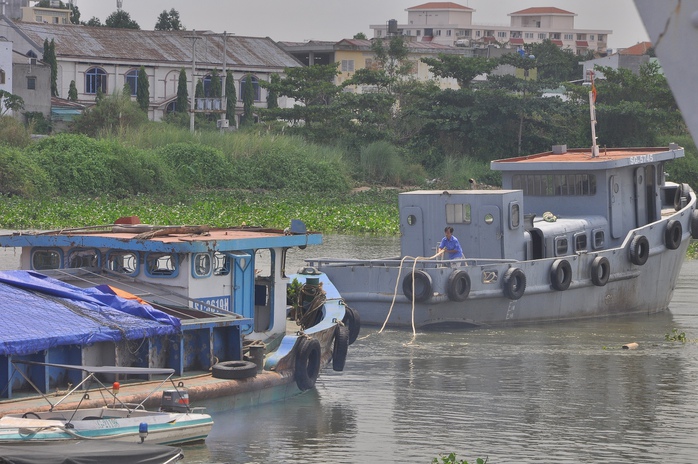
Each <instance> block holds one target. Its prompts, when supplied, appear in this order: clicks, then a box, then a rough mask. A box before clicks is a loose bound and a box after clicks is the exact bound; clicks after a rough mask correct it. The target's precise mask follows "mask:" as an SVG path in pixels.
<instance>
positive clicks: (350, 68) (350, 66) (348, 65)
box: [342, 60, 354, 72]
mask: <svg viewBox="0 0 698 464" xmlns="http://www.w3.org/2000/svg"><path fill="white" fill-rule="evenodd" d="M342 72H354V60H342Z"/></svg>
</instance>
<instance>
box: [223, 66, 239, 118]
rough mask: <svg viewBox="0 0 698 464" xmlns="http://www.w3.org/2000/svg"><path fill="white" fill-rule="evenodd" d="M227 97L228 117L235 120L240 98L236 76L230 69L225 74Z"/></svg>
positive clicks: (226, 108)
mask: <svg viewBox="0 0 698 464" xmlns="http://www.w3.org/2000/svg"><path fill="white" fill-rule="evenodd" d="M225 97H226V99H227V103H226V107H225V113H226V118H227V119H229V120H231V121H235V106H236V105H237V102H238V98H237V93H236V90H235V78H233V72H232V71H228V72H227V73H226V75H225Z"/></svg>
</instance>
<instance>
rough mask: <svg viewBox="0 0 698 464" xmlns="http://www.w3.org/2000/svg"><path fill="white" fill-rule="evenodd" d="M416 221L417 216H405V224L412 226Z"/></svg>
mask: <svg viewBox="0 0 698 464" xmlns="http://www.w3.org/2000/svg"><path fill="white" fill-rule="evenodd" d="M416 223H417V217H416V216H415V215H414V214H410V215H409V216H407V224H408V225H410V226H413V225H415V224H416Z"/></svg>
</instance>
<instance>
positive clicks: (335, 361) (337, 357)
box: [332, 324, 349, 371]
mask: <svg viewBox="0 0 698 464" xmlns="http://www.w3.org/2000/svg"><path fill="white" fill-rule="evenodd" d="M348 349H349V327H347V326H346V325H342V324H337V326H336V327H335V329H334V343H333V345H332V369H334V370H335V371H343V370H344V363H345V362H346V361H347V351H348Z"/></svg>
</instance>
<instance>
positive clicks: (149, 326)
mask: <svg viewBox="0 0 698 464" xmlns="http://www.w3.org/2000/svg"><path fill="white" fill-rule="evenodd" d="M0 321H2V322H1V323H0V355H26V354H31V353H35V352H37V351H42V350H47V349H49V348H53V347H56V346H61V345H90V344H93V343H96V342H105V341H108V342H118V341H121V340H142V339H143V338H146V337H151V336H162V335H171V334H178V333H180V326H181V323H180V321H179V319H177V318H175V317H172V316H169V315H168V314H165V313H164V312H162V311H158V310H156V309H154V308H153V307H152V306H150V305H148V304H142V303H140V302H139V301H137V300H130V299H125V298H121V297H119V296H116V295H115V294H114V293H113V292H112V291H111V289H110V288H109V287H107V286H100V287H92V288H80V287H75V286H73V285H70V284H66V283H65V282H61V281H59V280H56V279H53V278H51V277H47V276H45V275H43V274H39V273H37V272H31V271H0Z"/></svg>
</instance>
